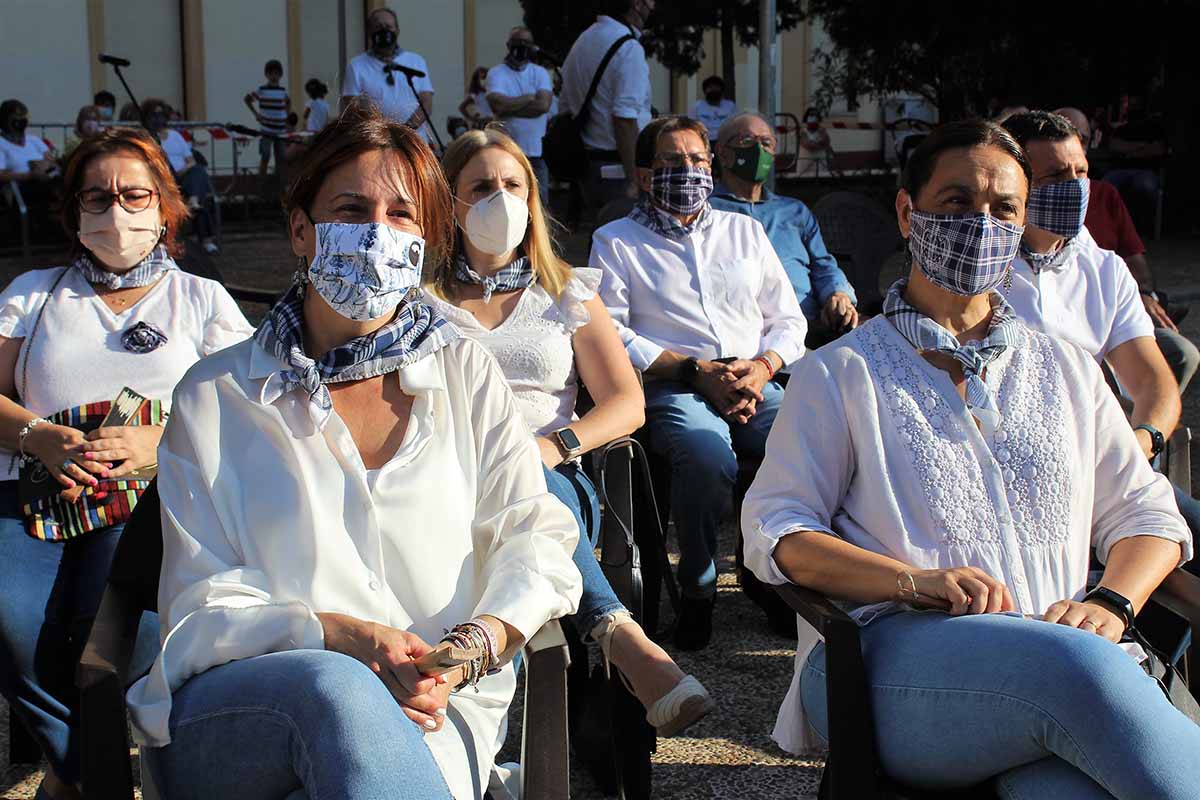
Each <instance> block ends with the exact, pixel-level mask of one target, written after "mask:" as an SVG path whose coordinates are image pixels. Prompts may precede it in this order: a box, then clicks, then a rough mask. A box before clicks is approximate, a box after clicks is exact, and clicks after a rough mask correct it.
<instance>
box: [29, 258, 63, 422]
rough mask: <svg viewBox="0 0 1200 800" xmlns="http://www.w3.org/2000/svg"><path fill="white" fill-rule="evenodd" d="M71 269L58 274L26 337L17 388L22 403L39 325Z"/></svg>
mask: <svg viewBox="0 0 1200 800" xmlns="http://www.w3.org/2000/svg"><path fill="white" fill-rule="evenodd" d="M71 269H72V268H71V267H64V268H63V271H62V272H60V273H58V277H57V278H55V279H54V284H53V285H52V286H51V287H50V291H48V292H46V299H45V300H43V301H42V305H41V306H40V307H39V308H38V313H37V317H35V318H34V320H33V327H32V328H30V329H29V335H28V336H27V337H25V358H24V359H22V361H21V384H20V386H18V387H16V388H17V399H18V400H20V401H21V402H24V401H25V389H26V388H28V386H29V355H30V353H32V352H33V337H34V334H36V333H37V330H38V325H39V324H41V321H42V314H44V313H46V305H47V304H48V303H49V302H50V300H51V299H52V298H53V297H54V290H55V289H57V288H58V285H59V284H60V283H62V282H63V278H65V277H67V272H69V271H70V270H71Z"/></svg>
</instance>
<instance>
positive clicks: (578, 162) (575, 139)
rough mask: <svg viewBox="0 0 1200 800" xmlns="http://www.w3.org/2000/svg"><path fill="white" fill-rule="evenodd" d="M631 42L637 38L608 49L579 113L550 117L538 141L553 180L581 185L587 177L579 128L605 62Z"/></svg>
mask: <svg viewBox="0 0 1200 800" xmlns="http://www.w3.org/2000/svg"><path fill="white" fill-rule="evenodd" d="M635 38H637V37H635V36H634V35H633V34H632V33H627V34H625V35H624V36H622V37H621V38H620V39H617V40H616V41H615V42H613V44H612V47H610V48H608V52H607V53H605V54H604V58H603V59H601V61H600V66H599V67H597V68H596V75H595V77H593V78H592V85H591V86H590V87H588V92H587V96H586V97H585V98H584V99H583V105H582V106H580V107H579V113H577V114H575V115H574V116H572V115H571V114H570V113H568V112H565V111H564V112H563V113H561V114H556V115H555V116H553V117H551V119H550V121H549V123H547V125H546V135H545V136H543V137H542V158H543V160H545V162H546V166H547V167H549V168H550V174H551V175H553V176H554V177H555V178H556V179H558V180H560V181H582V180H583V179H584V178H585V177H586V176H587V164H588V155H587V149H586V148H585V147H584V146H583V127H584V126H585V125H586V124H587V121H588V115H589V113H590V108H591V105H592V98H593V97H595V96H596V89H597V88H598V87H599V86H600V79H601V78H603V77H604V70H606V69H608V62H610V61H612V59H613V56H615V55H616V54H617V51H618V50H620V49H621V45H623V44H625V43H626V42H628V41H629V40H630V39H635Z"/></svg>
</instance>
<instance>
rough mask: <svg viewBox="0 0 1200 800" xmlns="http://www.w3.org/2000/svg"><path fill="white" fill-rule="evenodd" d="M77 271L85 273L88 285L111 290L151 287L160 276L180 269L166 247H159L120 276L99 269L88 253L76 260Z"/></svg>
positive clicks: (82, 254)
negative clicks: (92, 284)
mask: <svg viewBox="0 0 1200 800" xmlns="http://www.w3.org/2000/svg"><path fill="white" fill-rule="evenodd" d="M74 266H75V269H77V270H79V271H80V272H82V273H83V277H84V279H85V280H86V281H87V282H88V283H99V284H101V285H103V286H106V287H108V288H109V289H114V290H115V289H133V288H136V287H139V286H149V285H150V284H152V283H154V282H155V281H156V280H158V278H159V276H160V275H161V274H162V273H164V272H166V271H168V270H172V269H179V265H178V264H176V263H175V259H173V258H171V256H170V255H168V253H167V248H166V247H165V246H164V245H161V244H160V245H158V246H157V247H155V248H154V249H153V250H151V251H150V253H149V255H147V256H146V257H145V258H143V259H142V260H141V261H139V262H138V263H137V264H136V265H135V266H134V267H133V268H132V269H129V270H126V271H125V272H122V273H120V274H118V273H115V272H109V271H108V270H106V269H101V268H100V267H97V266H96V264H95V262H93V261H92V257H91V254H89V253H87V252H86V251H85V252H83V253H81V254H80V255H79V257H78V258H76V259H75V264H74Z"/></svg>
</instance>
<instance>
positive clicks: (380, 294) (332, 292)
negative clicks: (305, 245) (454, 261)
mask: <svg viewBox="0 0 1200 800" xmlns="http://www.w3.org/2000/svg"><path fill="white" fill-rule="evenodd" d="M313 227H314V228H315V229H316V232H317V253H316V256H314V257H313V260H312V263H311V264H310V265H309V266H308V280H309V282H311V283H312V288H313V289H315V290H316V292H317V294H319V295H320V296H321V297H322V298H323V299H324V300H325V302H326V303H328V304H329V306H330V307H331V308H332V309H333V310H334V311H336V312H338V313H339V314H341V315H342V316H343V317H346V318H347V319H352V320H357V321H359V322H363V321H366V320H369V319H378V318H380V317H382V316H385V315H386V314H388V313H389V312H390V311H392V310H394V309H395V308H396V306H398V305H400V301H401V300H403V299H404V296H405V295H406V294H407V293H408V291H409V290H410V289H413V288H415V287H417V286H420V285H421V264H422V263H423V262H424V260H425V240H424V239H422V238H421V237H420V236H417V235H415V234H412V233H405V232H404V231H398V230H396V229H395V228H391V227H388V226H387V225H383V224H381V223H378V222H368V223H362V224H349V223H342V222H318V223H315V224H314V225H313Z"/></svg>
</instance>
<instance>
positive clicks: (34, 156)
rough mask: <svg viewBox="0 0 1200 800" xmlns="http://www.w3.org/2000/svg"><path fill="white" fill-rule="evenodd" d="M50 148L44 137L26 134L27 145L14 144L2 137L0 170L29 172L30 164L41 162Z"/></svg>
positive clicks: (0, 141) (0, 143)
mask: <svg viewBox="0 0 1200 800" xmlns="http://www.w3.org/2000/svg"><path fill="white" fill-rule="evenodd" d="M48 152H50V148H49V147H48V146H47V145H46V143H45V142H44V141H42V137H40V136H34V135H33V134H32V133H29V132H28V131H26V132H25V144H20V145H18V144H13V143H12V142H10V141H9V140H8V139H5V138H4V137H3V136H0V169H2V170H4V171H6V172H29V164H30V163H31V162H33V161H41V160H42V159H43V158H45V157H46V153H48Z"/></svg>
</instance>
